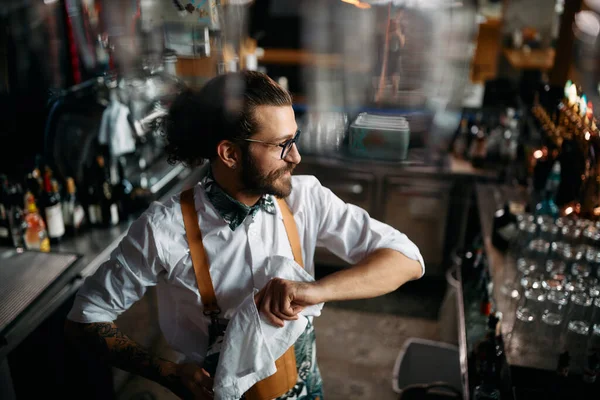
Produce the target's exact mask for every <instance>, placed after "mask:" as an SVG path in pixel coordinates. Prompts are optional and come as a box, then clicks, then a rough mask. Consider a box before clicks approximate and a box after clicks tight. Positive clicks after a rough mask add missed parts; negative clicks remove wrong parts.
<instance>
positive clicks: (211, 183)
mask: <svg viewBox="0 0 600 400" xmlns="http://www.w3.org/2000/svg"><path fill="white" fill-rule="evenodd" d="M203 184H204V190H205V191H206V197H208V200H210V202H211V203H212V205H213V206H214V207H215V208H216V209H217V211H218V212H219V214H220V215H221V217H222V218H223V219H224V220H225V222H227V224H228V225H229V228H230V229H231V230H232V231H235V229H236V228H237V227H238V226H240V225H241V224H242V223H243V222H244V220H245V219H246V218H247V217H248V216H250V217H251V218H252V220H254V216H255V215H256V213H257V212H258V211H259V210H261V209H262V210H264V211H266V212H267V213H269V214H277V211H276V208H275V199H274V198H273V196H271V195H267V194H265V195H263V196H261V198H260V199H259V200H258V201H257V202H256V204H254V205H253V206H247V205H245V204H243V203H241V202H239V201H237V200H236V199H234V198H233V197H231V196H230V195H228V194H227V193H225V191H224V190H223V188H221V186H219V184H218V183H217V182H216V181H215V178H214V177H213V174H212V170H211V168H209V169H208V174H207V175H206V176H205V177H204V179H203Z"/></svg>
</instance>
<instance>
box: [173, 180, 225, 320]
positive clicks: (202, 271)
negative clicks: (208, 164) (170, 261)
mask: <svg viewBox="0 0 600 400" xmlns="http://www.w3.org/2000/svg"><path fill="white" fill-rule="evenodd" d="M180 201H181V213H182V214H183V224H184V226H185V232H186V235H187V239H188V243H189V246H190V255H191V257H192V264H193V266H194V272H195V273H196V283H197V284H198V290H199V291H200V297H201V298H202V304H203V305H204V314H207V315H209V314H218V313H219V312H220V311H221V310H220V309H219V306H218V305H217V296H215V289H214V287H213V283H212V279H211V278H210V272H209V271H208V257H207V256H206V251H205V250H204V245H203V244H202V232H200V226H199V225H198V214H197V213H196V206H195V205H194V189H193V188H190V189H186V190H185V191H183V192H182V193H181V200H180Z"/></svg>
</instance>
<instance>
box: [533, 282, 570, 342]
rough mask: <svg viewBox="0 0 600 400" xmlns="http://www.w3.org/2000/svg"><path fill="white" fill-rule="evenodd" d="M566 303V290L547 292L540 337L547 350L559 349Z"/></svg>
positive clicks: (567, 296) (567, 298)
mask: <svg viewBox="0 0 600 400" xmlns="http://www.w3.org/2000/svg"><path fill="white" fill-rule="evenodd" d="M568 304H569V293H568V292H566V291H564V290H551V291H549V292H547V294H546V300H545V302H544V309H543V311H542V324H541V327H540V338H541V340H542V341H543V343H544V347H545V348H546V349H548V350H549V351H558V349H559V346H560V344H561V334H562V331H563V329H562V327H563V321H564V318H565V315H566V311H567V305H568Z"/></svg>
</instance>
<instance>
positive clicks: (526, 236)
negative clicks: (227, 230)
mask: <svg viewBox="0 0 600 400" xmlns="http://www.w3.org/2000/svg"><path fill="white" fill-rule="evenodd" d="M536 234H537V225H536V224H535V223H534V222H528V221H525V220H523V221H521V222H519V223H518V225H517V234H516V235H515V239H514V240H513V241H512V243H511V245H510V246H509V253H510V254H511V255H512V256H513V257H514V259H515V260H516V259H518V258H519V257H522V256H524V255H525V251H526V249H527V245H528V244H529V242H531V241H532V240H533V239H535V236H536Z"/></svg>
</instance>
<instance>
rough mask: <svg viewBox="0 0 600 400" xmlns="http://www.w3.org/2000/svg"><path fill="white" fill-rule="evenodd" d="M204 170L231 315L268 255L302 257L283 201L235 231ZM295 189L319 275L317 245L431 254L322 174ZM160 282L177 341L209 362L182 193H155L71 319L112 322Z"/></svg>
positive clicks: (345, 255) (295, 206)
mask: <svg viewBox="0 0 600 400" xmlns="http://www.w3.org/2000/svg"><path fill="white" fill-rule="evenodd" d="M203 185H204V180H203V181H200V182H199V183H198V184H197V185H196V186H195V187H194V203H195V206H196V211H197V212H198V217H199V224H200V230H201V231H202V236H203V244H204V247H205V249H206V254H207V256H208V260H209V266H210V267H209V269H210V276H211V278H212V281H213V286H214V289H215V294H216V297H217V302H218V304H219V306H220V308H221V310H222V313H223V315H222V317H224V318H227V319H231V317H232V314H233V312H234V311H235V310H236V309H237V307H238V306H239V305H240V304H242V302H243V301H244V299H246V298H247V297H248V295H249V294H250V293H252V292H253V290H254V289H255V288H257V289H261V287H258V286H257V284H258V283H259V282H260V281H261V279H258V276H260V275H261V274H262V273H263V271H264V268H265V265H266V264H267V261H268V258H269V257H270V256H273V255H280V256H284V257H288V258H290V259H293V255H292V249H291V246H290V243H289V241H288V238H287V233H286V230H285V227H284V224H283V217H282V214H281V210H280V209H279V205H278V204H276V207H277V210H276V214H269V213H266V212H263V211H259V212H258V213H256V215H255V216H254V220H252V218H246V220H245V221H244V223H243V224H242V225H240V226H239V227H237V229H235V230H234V231H232V230H231V229H230V228H229V226H228V224H227V223H226V222H225V221H224V219H223V218H222V217H221V216H220V214H219V213H218V212H217V210H216V209H215V207H214V206H213V205H212V203H211V202H210V201H209V200H208V199H207V197H206V194H205V191H204V186H203ZM292 186H293V190H292V193H291V194H290V196H289V197H288V198H287V199H286V201H287V204H288V205H289V207H290V209H291V211H292V213H293V215H294V220H295V221H296V225H297V227H298V235H299V236H300V243H301V244H302V257H303V260H304V264H305V265H304V267H305V269H306V271H307V272H308V273H309V274H310V275H312V276H313V277H314V275H315V274H314V272H315V266H314V260H313V258H314V253H315V247H316V246H322V247H326V248H327V249H329V250H330V251H331V252H333V253H334V254H336V255H337V256H338V257H340V258H341V259H343V260H345V261H347V262H349V263H350V264H355V263H358V262H359V261H361V260H362V259H363V258H364V257H365V256H366V255H368V254H369V253H371V252H372V251H373V250H376V249H380V248H389V249H394V250H397V251H399V252H401V253H403V254H404V255H405V256H406V257H408V258H410V259H412V260H418V261H419V262H420V264H421V267H422V274H423V273H424V272H425V264H424V261H423V258H422V256H421V254H420V252H419V249H418V248H417V246H416V245H415V244H414V243H413V242H411V241H410V240H409V239H408V238H407V237H406V235H404V234H402V233H400V232H399V231H397V230H396V229H394V228H392V227H390V226H389V225H386V224H383V223H381V222H379V221H377V220H375V219H373V218H370V217H369V215H368V213H367V212H366V211H365V210H363V209H361V208H359V207H357V206H354V205H351V204H347V203H344V202H343V201H342V200H341V199H340V198H338V197H337V196H336V195H335V194H333V192H332V191H331V190H329V189H327V188H325V187H323V186H322V185H321V184H320V183H319V181H318V180H317V179H316V178H315V177H313V176H293V177H292ZM153 285H156V286H157V295H158V308H159V310H158V311H159V323H160V327H161V330H162V332H163V334H164V336H165V338H166V340H167V342H168V343H169V345H170V346H172V347H173V349H175V350H177V351H179V352H180V353H183V354H184V355H185V356H186V358H187V359H188V360H190V361H195V362H198V363H200V364H201V363H202V361H203V359H204V355H205V353H206V348H207V345H208V325H209V322H210V319H209V317H207V316H205V315H204V314H203V313H202V301H201V299H200V293H199V292H198V287H197V284H196V276H195V274H194V269H193V267H192V261H191V257H190V253H189V247H188V242H187V238H186V234H185V228H184V225H183V219H182V215H181V206H180V202H179V195H175V196H173V197H171V198H170V199H169V200H167V201H166V202H165V203H164V204H161V203H158V202H154V203H153V204H152V205H151V206H150V207H149V208H148V210H146V211H145V212H144V213H143V214H142V215H141V216H140V217H139V218H138V219H137V220H136V221H134V222H133V223H132V225H131V227H130V228H129V231H128V233H127V235H126V236H125V237H124V238H123V240H122V241H121V242H120V244H119V245H118V246H117V248H116V249H115V250H114V251H113V252H112V253H111V255H110V258H109V259H108V260H107V261H106V262H105V263H103V264H102V265H101V266H100V267H99V268H98V270H97V271H96V272H95V273H94V274H93V275H92V276H90V277H88V278H87V279H86V280H85V282H84V283H83V285H82V287H81V288H80V289H79V291H78V293H77V296H76V299H75V303H74V305H73V308H72V309H71V311H70V312H69V315H68V318H69V319H70V320H73V321H76V322H82V323H91V322H111V321H114V320H115V319H116V318H117V317H118V316H119V315H120V314H121V313H123V312H124V311H126V310H127V309H128V308H129V307H130V306H131V305H132V304H133V303H134V302H136V301H137V300H139V299H140V298H141V297H142V296H143V295H144V293H145V291H146V288H147V287H148V286H153Z"/></svg>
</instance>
